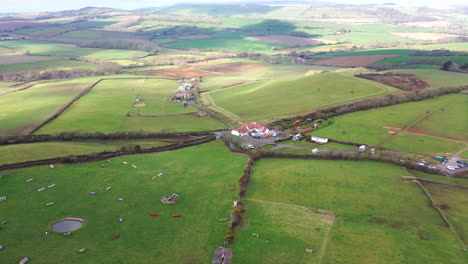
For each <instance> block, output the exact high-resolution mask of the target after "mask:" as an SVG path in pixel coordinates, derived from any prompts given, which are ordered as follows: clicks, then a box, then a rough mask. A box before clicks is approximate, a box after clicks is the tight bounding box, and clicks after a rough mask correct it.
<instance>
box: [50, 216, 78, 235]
mask: <svg viewBox="0 0 468 264" xmlns="http://www.w3.org/2000/svg"><path fill="white" fill-rule="evenodd" d="M82 226H83V223H81V222H80V221H76V220H67V219H65V220H62V221H60V222H57V223H55V224H54V225H53V226H52V230H54V231H55V232H71V231H75V230H77V229H79V228H80V227H82Z"/></svg>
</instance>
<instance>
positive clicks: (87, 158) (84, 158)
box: [0, 135, 216, 171]
mask: <svg viewBox="0 0 468 264" xmlns="http://www.w3.org/2000/svg"><path fill="white" fill-rule="evenodd" d="M215 139H216V137H215V136H214V135H213V136H206V137H203V138H198V139H195V140H192V141H188V142H179V143H174V144H170V145H166V146H161V147H154V148H148V149H142V150H140V151H113V152H107V151H106V152H99V153H91V154H84V155H77V156H74V155H71V156H66V157H58V158H52V159H43V160H33V161H26V162H20V163H13V164H5V165H0V171H6V170H13V169H22V168H28V167H35V166H42V165H49V164H56V163H61V164H79V163H88V162H95V161H101V160H106V159H110V158H115V157H119V156H126V155H136V154H148V153H156V152H165V151H172V150H177V149H181V148H186V147H191V146H196V145H201V144H204V143H208V142H210V141H213V140H215Z"/></svg>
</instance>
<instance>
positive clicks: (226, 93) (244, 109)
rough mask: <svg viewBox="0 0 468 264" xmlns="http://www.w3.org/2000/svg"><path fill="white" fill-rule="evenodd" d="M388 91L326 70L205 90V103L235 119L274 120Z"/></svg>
mask: <svg viewBox="0 0 468 264" xmlns="http://www.w3.org/2000/svg"><path fill="white" fill-rule="evenodd" d="M319 89H320V90H319ZM352 91H354V93H353V92H352ZM388 91H393V88H390V87H387V86H383V85H377V84H375V83H372V82H368V81H363V80H362V79H358V78H356V77H352V76H348V75H342V74H336V73H322V74H315V75H311V76H306V77H303V76H302V77H295V78H289V79H281V80H278V81H265V82H256V83H251V84H246V85H242V86H236V87H232V88H228V89H222V90H218V91H215V92H212V93H205V94H204V96H205V95H206V98H207V99H208V100H207V101H205V103H207V102H209V103H210V104H212V106H211V107H213V108H216V109H217V110H218V111H222V112H223V113H226V114H227V115H228V116H230V117H231V118H233V119H237V120H239V119H241V120H243V121H260V120H261V121H271V120H273V119H279V118H281V117H286V116H292V115H296V114H301V113H305V112H310V111H312V110H314V109H317V108H320V107H325V106H329V105H334V104H341V103H345V102H350V101H353V100H358V99H363V98H366V97H371V96H374V95H378V94H384V93H386V92H388ZM208 96H209V97H210V98H208ZM210 99H211V100H210Z"/></svg>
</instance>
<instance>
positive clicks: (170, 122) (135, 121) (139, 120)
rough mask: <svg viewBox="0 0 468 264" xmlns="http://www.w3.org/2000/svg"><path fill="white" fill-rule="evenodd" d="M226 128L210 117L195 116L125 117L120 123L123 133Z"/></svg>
mask: <svg viewBox="0 0 468 264" xmlns="http://www.w3.org/2000/svg"><path fill="white" fill-rule="evenodd" d="M225 128H227V127H226V125H225V124H224V123H221V122H220V121H218V120H216V119H214V118H212V117H209V116H207V117H199V116H197V115H196V114H186V115H168V116H158V117H139V116H132V117H127V118H126V119H125V120H124V122H123V123H122V126H121V130H124V131H135V130H145V131H165V132H180V131H203V130H216V129H225Z"/></svg>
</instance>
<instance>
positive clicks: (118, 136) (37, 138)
mask: <svg viewBox="0 0 468 264" xmlns="http://www.w3.org/2000/svg"><path fill="white" fill-rule="evenodd" d="M219 131H224V130H205V131H196V132H174V133H164V132H160V133H148V132H144V131H135V132H117V133H110V134H104V133H102V132H89V133H80V132H75V131H71V132H62V133H60V134H57V135H23V136H12V137H0V146H2V145H15V144H27V143H38V142H49V141H74V140H88V139H97V140H122V139H158V138H181V137H197V136H209V135H211V134H213V133H214V132H219Z"/></svg>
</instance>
